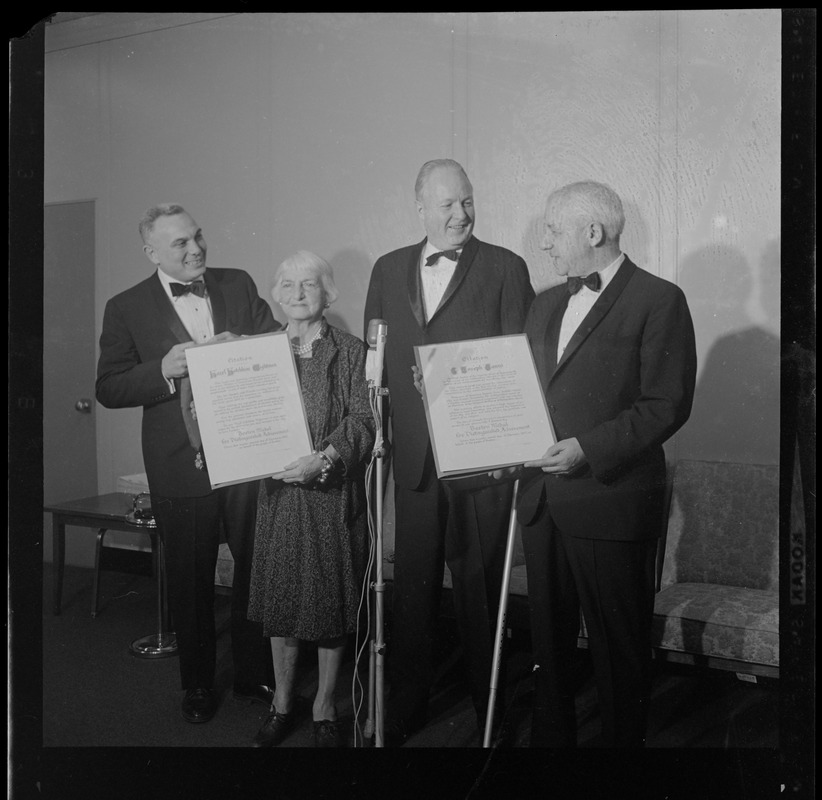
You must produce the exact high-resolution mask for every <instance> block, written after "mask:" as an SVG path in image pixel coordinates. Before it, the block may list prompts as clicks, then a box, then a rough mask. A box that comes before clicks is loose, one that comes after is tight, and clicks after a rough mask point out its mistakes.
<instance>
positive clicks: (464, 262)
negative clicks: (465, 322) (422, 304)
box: [429, 236, 479, 323]
mask: <svg viewBox="0 0 822 800" xmlns="http://www.w3.org/2000/svg"><path fill="white" fill-rule="evenodd" d="M477 250H479V242H478V241H477V240H476V239H475V238H474V237H473V236H472V237H471V238H470V239H469V240H468V241H467V242H466V243H465V246H464V247H463V248H462V253H460V257H459V260H458V261H457V266H456V269H454V274H453V275H452V276H451V280H450V281H449V282H448V286H446V287H445V292H444V294H443V295H442V300H440V304H439V306H437V309H436V310H435V311H434V313H433V314H432V315H431V319H430V320H429V323H430V322H431V321H432V320H433V319H434V317H436V316H437V314H439V313H440V312H441V311H442V310H443V309H444V308H445V306H446V305H448V301H449V300H450V299H451V297H453V295H454V292H456V291H457V289H458V288H459V287H460V284H461V283H462V282H463V281H464V280H465V276H466V275H467V274H468V270H469V269H470V268H471V264H472V263H473V261H474V257H475V256H476V254H477Z"/></svg>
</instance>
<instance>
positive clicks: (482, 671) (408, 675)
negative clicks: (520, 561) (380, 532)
mask: <svg viewBox="0 0 822 800" xmlns="http://www.w3.org/2000/svg"><path fill="white" fill-rule="evenodd" d="M511 489H512V486H511V484H510V483H509V484H500V485H494V486H491V487H488V488H484V489H478V490H474V491H467V490H461V489H458V488H454V486H452V485H451V484H449V482H448V481H439V480H437V479H436V477H432V478H431V479H430V480H429V481H428V483H427V484H426V485H425V487H424V488H423V489H422V490H419V491H410V490H408V489H403V488H401V487H400V486H396V487H395V494H394V501H395V512H396V523H395V524H396V528H395V543H394V544H395V551H394V597H393V604H392V618H393V622H392V633H391V641H390V644H389V648H388V674H389V678H390V684H391V691H390V695H389V699H388V714H389V716H390V717H392V718H398V719H402V720H405V721H407V720H409V719H413V718H418V715H422V716H423V717H424V715H425V710H426V707H427V703H428V695H429V693H430V690H431V686H432V684H433V680H434V638H435V631H436V624H437V618H438V615H439V611H440V600H441V595H442V580H443V565H444V564H445V563H447V564H448V568H449V570H450V571H451V577H452V581H453V597H454V607H455V612H456V619H457V627H458V631H459V635H460V639H461V642H462V645H463V649H464V654H465V661H466V666H467V671H468V676H467V677H468V683H469V685H470V688H471V695H472V699H473V701H474V706H475V708H476V709H477V714H478V716H481V718H482V720H483V724H484V709H485V708H486V707H487V703H488V692H489V684H490V679H491V666H492V658H493V647H494V632H495V628H496V614H497V607H498V605H499V593H500V586H501V582H502V571H503V567H504V562H505V540H506V534H507V529H508V519H509V516H510V510H511ZM501 696H502V692H500V698H501Z"/></svg>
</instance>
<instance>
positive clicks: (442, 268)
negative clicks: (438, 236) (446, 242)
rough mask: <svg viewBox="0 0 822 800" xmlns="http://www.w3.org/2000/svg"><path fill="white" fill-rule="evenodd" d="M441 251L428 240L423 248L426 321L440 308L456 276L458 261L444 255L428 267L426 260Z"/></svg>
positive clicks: (423, 291)
mask: <svg viewBox="0 0 822 800" xmlns="http://www.w3.org/2000/svg"><path fill="white" fill-rule="evenodd" d="M439 251H440V248H438V247H435V246H434V245H433V244H431V242H426V243H425V247H423V249H422V259H421V260H420V275H421V276H422V300H423V310H424V312H425V321H426V322H427V321H428V320H429V319H431V317H433V316H434V312H435V311H436V310H437V308H439V305H440V303H441V302H442V296H443V295H444V294H445V290H446V288H448V284H449V283H450V282H451V278H453V277H454V270H455V269H456V268H457V262H456V261H450V260H449V259H447V258H443V257H442V256H440V258H439V259H438V260H437V261H436V262H434V263H433V264H432V265H431V266H430V267H426V266H425V261H426V259H427V258H428V256H430V255H433V254H434V253H438V252H439ZM457 252H458V253H462V248H459V250H458V251H457Z"/></svg>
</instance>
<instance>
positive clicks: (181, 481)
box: [96, 267, 280, 497]
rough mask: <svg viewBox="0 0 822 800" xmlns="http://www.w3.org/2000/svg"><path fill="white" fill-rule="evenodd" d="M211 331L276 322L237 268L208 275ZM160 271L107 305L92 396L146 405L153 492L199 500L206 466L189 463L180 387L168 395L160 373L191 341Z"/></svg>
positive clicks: (250, 330)
mask: <svg viewBox="0 0 822 800" xmlns="http://www.w3.org/2000/svg"><path fill="white" fill-rule="evenodd" d="M205 282H206V286H207V287H208V295H209V299H210V300H211V310H212V317H213V321H214V333H215V334H217V333H222V332H223V331H231V332H232V333H236V334H238V335H241V334H248V335H250V334H257V333H268V332H271V331H275V330H277V329H278V328H279V327H280V325H279V324H278V323H277V322H276V321H275V320H274V316H273V315H272V313H271V308H270V307H269V305H268V303H266V302H265V301H264V300H263V299H261V298H260V296H259V294H258V293H257V288H256V286H255V285H254V281H253V280H252V279H251V276H249V275H248V274H247V273H246V272H243V271H242V270H238V269H213V268H211V267H209V268H208V269H207V270H206V272H205ZM190 341H191V336H190V335H189V334H188V332H187V331H186V329H185V327H184V326H183V324H182V322H181V321H180V318H179V317H178V316H177V313H176V312H175V310H174V307H173V305H172V303H171V300H169V298H168V295H166V293H165V290H164V289H163V286H162V284H161V283H160V279H159V277H158V276H157V274H156V273H155V274H153V275H152V276H151V277H150V278H147V279H146V280H144V281H142V282H141V283H138V284H137V285H136V286H133V287H132V288H131V289H127V290H126V291H124V292H122V293H121V294H118V295H117V296H116V297H113V298H112V299H111V300H109V301H108V303H107V304H106V310H105V314H104V316H103V331H102V334H101V335H100V358H99V361H98V364H97V384H96V392H97V400H98V401H99V402H100V403H101V404H102V405H104V406H105V407H106V408H127V407H133V406H142V407H143V426H142V444H143V461H144V464H145V468H146V474H147V477H148V484H149V488H150V489H151V491H152V492H154V493H156V494H160V495H164V496H166V497H201V496H203V495H207V494H208V493H209V492H210V491H211V485H210V483H209V479H208V473H207V471H206V470H198V469H197V468H196V467H195V466H194V450H193V449H192V447H191V444H190V442H189V439H188V434H187V432H186V428H185V423H184V421H183V416H182V411H181V408H180V393H179V381H175V383H176V384H177V389H178V391H176V392H173V393H172V392H170V391H169V387H168V384H167V383H166V380H165V379H164V378H163V375H162V371H161V362H162V359H163V356H165V354H166V353H167V352H168V351H169V350H170V349H171V348H172V347H173V346H174V345H175V344H178V343H180V342H190Z"/></svg>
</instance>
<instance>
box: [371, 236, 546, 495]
mask: <svg viewBox="0 0 822 800" xmlns="http://www.w3.org/2000/svg"><path fill="white" fill-rule="evenodd" d="M425 243H426V240H425V239H423V241H422V242H419V243H418V244H415V245H411V246H410V247H404V248H402V249H400V250H395V251H394V252H392V253H388V254H387V255H384V256H382V257H381V258H379V259H378V260H377V262H376V263H375V264H374V269H373V271H372V273H371V283H370V285H369V287H368V296H367V298H366V301H365V331H366V335H367V330H368V322H369V320H371V319H384V320H385V321H386V322H387V323H388V335H387V339H386V347H385V369H386V383H387V385H388V389H389V400H390V412H391V420H392V445H393V465H394V480H395V482H396V483H397V484H398V485H400V486H402V487H403V488H406V489H411V490H414V489H417V488H419V486H420V484H421V482H422V479H423V468H424V466H425V460H426V455H427V453H428V451H429V448H430V442H429V438H428V426H427V423H426V420H425V408H424V405H423V402H422V398H421V397H420V395H419V392H417V390H416V388H415V387H414V382H413V376H412V373H411V367H412V366H413V365H414V363H415V360H414V347H415V346H417V345H424V344H436V343H438V342H453V341H460V340H462V339H479V338H483V337H486V336H502V335H506V334H512V333H522V332H523V330H524V325H525V317H526V314H527V311H528V307H529V306H530V304H531V301H532V299H533V297H534V290H533V289H532V288H531V280H530V277H529V275H528V267H527V266H526V265H525V261H523V259H522V258H520V257H519V256H518V255H516V254H515V253H512V252H511V251H510V250H506V249H505V248H504V247H497V246H496V245H492V244H486V243H484V242H480V241H479V240H478V239H476V238H474V237H471V238H470V239H469V240H468V242H466V244H465V246H464V247H463V251H462V254H461V255H460V258H459V261H458V262H457V267H456V269H455V271H454V275H453V277H452V279H451V282H450V283H449V284H448V287H447V288H446V291H445V294H444V295H443V298H442V301H441V302H440V305H439V308H438V309H437V311H436V313H435V314H434V315H433V316H432V317H431V319H430V320H429V321H428V322H426V321H425V314H424V311H423V294H422V279H421V276H420V269H419V265H420V257H421V255H422V250H423V248H424V247H425Z"/></svg>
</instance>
